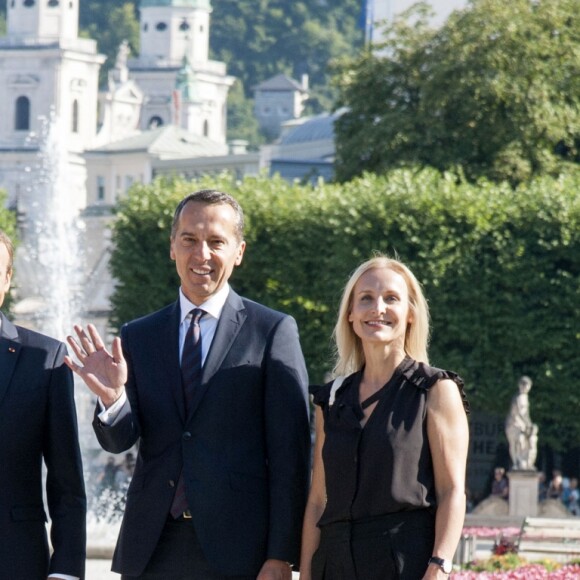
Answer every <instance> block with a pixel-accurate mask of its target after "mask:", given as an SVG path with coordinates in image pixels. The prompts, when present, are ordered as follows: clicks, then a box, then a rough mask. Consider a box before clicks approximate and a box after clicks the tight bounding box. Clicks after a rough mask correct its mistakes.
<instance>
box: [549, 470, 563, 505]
mask: <svg viewBox="0 0 580 580" xmlns="http://www.w3.org/2000/svg"><path fill="white" fill-rule="evenodd" d="M563 492H564V478H563V477H562V472H561V471H560V470H559V469H554V470H553V471H552V479H551V481H550V483H549V485H548V491H547V492H546V498H547V499H560V500H561V499H562V494H563Z"/></svg>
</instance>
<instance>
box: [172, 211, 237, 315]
mask: <svg viewBox="0 0 580 580" xmlns="http://www.w3.org/2000/svg"><path fill="white" fill-rule="evenodd" d="M236 223H237V221H236V212H235V211H234V209H233V208H232V207H231V206H230V205H228V204H222V203H220V204H211V205H210V204H207V203H203V202H199V201H190V202H189V203H188V204H186V206H185V207H184V208H183V210H182V211H181V215H180V216H179V221H178V223H177V228H176V230H175V237H173V238H172V240H171V249H170V256H171V259H172V260H175V266H176V268H177V273H178V274H179V278H180V279H181V288H182V290H183V293H184V294H185V296H186V297H187V298H188V299H189V300H190V301H191V302H193V304H195V305H196V306H199V305H201V304H202V303H203V302H205V301H206V300H207V299H208V298H209V297H210V296H212V295H213V294H215V293H216V292H217V291H218V290H220V289H221V288H222V287H223V286H224V285H225V284H226V282H227V281H228V280H229V278H230V276H231V275H232V271H233V269H234V267H235V266H239V265H240V264H241V263H242V258H243V256H244V249H245V247H246V243H245V242H244V241H239V240H238V238H237V235H236Z"/></svg>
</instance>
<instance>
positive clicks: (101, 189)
mask: <svg viewBox="0 0 580 580" xmlns="http://www.w3.org/2000/svg"><path fill="white" fill-rule="evenodd" d="M97 200H98V201H105V178H104V177H103V176H102V175H97Z"/></svg>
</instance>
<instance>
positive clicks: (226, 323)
mask: <svg viewBox="0 0 580 580" xmlns="http://www.w3.org/2000/svg"><path fill="white" fill-rule="evenodd" d="M246 316H247V315H246V311H245V307H244V303H243V302H242V299H241V298H240V297H239V296H238V295H237V294H236V293H235V292H234V291H233V290H230V293H229V295H228V298H227V300H226V303H225V304H224V308H223V310H222V313H221V316H220V319H219V321H218V325H217V328H216V332H215V336H214V337H213V341H212V343H211V347H210V350H209V353H208V355H207V358H206V360H205V364H204V365H203V371H202V376H201V385H200V386H199V388H198V389H196V391H195V394H194V397H193V400H192V403H191V410H190V412H189V416H188V419H191V417H192V416H193V414H194V413H195V411H196V410H197V407H198V406H199V403H200V402H201V400H202V399H203V396H204V395H205V393H206V391H207V388H208V385H209V382H210V380H211V379H212V377H213V376H214V375H215V373H216V372H217V371H218V370H219V368H220V366H221V364H222V362H223V360H224V358H225V356H226V355H227V353H228V352H229V350H230V348H231V347H232V344H233V343H234V341H235V339H236V337H237V336H238V333H239V332H240V329H241V328H242V325H243V324H244V321H245V320H246Z"/></svg>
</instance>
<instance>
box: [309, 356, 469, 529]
mask: <svg viewBox="0 0 580 580" xmlns="http://www.w3.org/2000/svg"><path fill="white" fill-rule="evenodd" d="M361 378H362V370H361V371H359V372H357V373H354V374H352V375H350V376H349V377H347V378H346V379H345V381H344V383H343V384H342V386H341V387H340V388H339V389H338V390H337V391H336V393H335V398H334V402H333V403H332V404H329V398H330V391H331V388H332V382H330V383H327V384H326V385H323V386H321V387H320V386H317V387H311V388H310V392H311V393H312V394H313V398H314V404H316V405H319V406H320V407H321V408H322V412H323V415H324V432H325V442H324V446H323V449H322V458H323V462H324V472H325V476H326V494H327V503H326V508H325V510H324V513H323V514H322V517H321V518H320V521H319V522H318V525H319V526H324V525H326V524H330V523H334V522H344V521H354V520H362V519H368V518H373V517H377V516H382V515H386V514H390V513H394V512H401V511H407V510H415V509H422V508H430V509H435V507H436V500H435V482H434V473H433V465H432V460H431V452H430V449H429V443H428V440H427V424H426V420H425V419H426V409H427V407H426V400H427V393H428V391H429V389H430V388H431V387H432V386H433V385H434V384H435V383H436V382H437V381H439V380H441V379H451V380H452V381H454V382H455V383H456V384H457V386H458V388H459V390H460V392H461V397H462V399H463V405H464V408H465V411H466V412H467V413H468V412H469V405H468V403H467V399H466V396H465V392H464V384H463V380H462V379H461V378H460V377H459V376H458V375H456V374H455V373H453V372H450V371H444V370H441V369H436V368H433V367H430V366H428V365H426V364H424V363H418V362H416V361H414V360H413V359H411V358H410V357H406V358H405V359H404V360H403V361H402V362H401V364H400V365H399V366H398V367H397V369H396V370H395V372H394V373H393V376H392V377H391V379H390V380H389V381H388V383H387V384H386V385H384V386H383V387H382V388H381V389H380V390H379V391H378V392H377V393H376V394H375V395H373V396H372V397H371V399H372V401H371V403H372V402H374V401H375V400H378V403H377V405H376V407H375V408H374V410H373V412H372V413H371V415H370V417H369V418H368V420H367V422H366V424H365V425H364V427H361V425H360V421H361V420H362V419H363V417H364V414H363V410H362V407H361V405H360V403H359V385H360V381H361ZM371 403H369V404H371Z"/></svg>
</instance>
